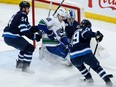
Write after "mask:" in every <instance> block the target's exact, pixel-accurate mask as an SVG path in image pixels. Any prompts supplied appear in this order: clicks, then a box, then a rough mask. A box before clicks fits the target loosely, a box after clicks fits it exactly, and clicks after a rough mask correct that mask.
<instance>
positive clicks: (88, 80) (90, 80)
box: [84, 78, 94, 83]
mask: <svg viewBox="0 0 116 87" xmlns="http://www.w3.org/2000/svg"><path fill="white" fill-rule="evenodd" d="M84 81H85V82H87V83H94V80H93V78H85V79H84Z"/></svg>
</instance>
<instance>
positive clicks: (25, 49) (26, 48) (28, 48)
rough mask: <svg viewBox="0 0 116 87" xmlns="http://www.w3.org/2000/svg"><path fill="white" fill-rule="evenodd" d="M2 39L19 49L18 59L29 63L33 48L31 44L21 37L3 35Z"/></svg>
mask: <svg viewBox="0 0 116 87" xmlns="http://www.w3.org/2000/svg"><path fill="white" fill-rule="evenodd" d="M4 41H5V43H6V44H7V45H9V46H12V47H14V48H16V49H18V50H20V52H19V55H18V60H20V61H23V62H26V63H28V64H29V65H30V63H31V60H32V54H33V52H34V49H35V48H34V46H33V45H32V44H30V43H29V42H28V41H26V40H25V39H24V38H23V37H18V38H9V37H4Z"/></svg>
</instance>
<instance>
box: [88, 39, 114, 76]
mask: <svg viewBox="0 0 116 87" xmlns="http://www.w3.org/2000/svg"><path fill="white" fill-rule="evenodd" d="M98 44H99V42H98V41H97V44H96V47H95V51H94V55H95V54H96V51H97V48H98ZM90 69H91V67H89V69H88V71H89V72H90ZM108 77H110V78H113V74H108Z"/></svg>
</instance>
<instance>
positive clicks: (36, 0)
mask: <svg viewBox="0 0 116 87" xmlns="http://www.w3.org/2000/svg"><path fill="white" fill-rule="evenodd" d="M51 1H52V10H53V11H55V10H56V8H57V7H58V6H59V5H60V3H61V1H62V0H32V25H35V22H36V18H35V17H36V16H35V15H36V12H35V7H40V6H41V5H42V4H43V5H42V6H44V7H45V6H48V7H46V8H45V9H48V10H49V6H50V3H51ZM37 4H38V5H37ZM54 6H55V7H56V8H54ZM61 7H64V8H65V9H66V10H67V9H74V10H75V13H76V20H77V21H78V22H79V23H80V22H81V20H82V19H83V17H84V9H83V7H82V6H81V5H79V4H78V3H75V2H72V1H71V0H70V1H69V0H65V1H64V3H63V4H62V5H61ZM38 14H39V13H38ZM44 15H46V14H44ZM46 17H47V15H46ZM33 44H34V46H35V41H34V43H33Z"/></svg>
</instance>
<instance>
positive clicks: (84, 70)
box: [77, 64, 92, 79]
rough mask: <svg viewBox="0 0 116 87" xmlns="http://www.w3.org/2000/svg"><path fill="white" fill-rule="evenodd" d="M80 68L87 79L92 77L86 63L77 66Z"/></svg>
mask: <svg viewBox="0 0 116 87" xmlns="http://www.w3.org/2000/svg"><path fill="white" fill-rule="evenodd" d="M77 68H78V70H79V71H80V72H81V74H82V75H83V76H84V77H85V78H86V79H90V78H92V76H91V74H90V73H89V71H88V70H87V69H86V67H85V66H84V64H82V65H81V66H79V67H77Z"/></svg>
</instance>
